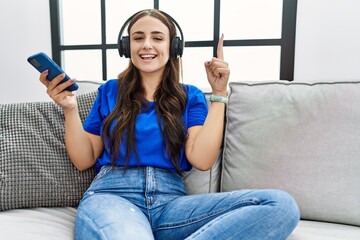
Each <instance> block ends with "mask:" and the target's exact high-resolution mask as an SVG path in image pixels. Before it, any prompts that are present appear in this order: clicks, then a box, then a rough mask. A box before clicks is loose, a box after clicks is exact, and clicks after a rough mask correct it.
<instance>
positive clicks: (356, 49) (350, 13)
mask: <svg viewBox="0 0 360 240" xmlns="http://www.w3.org/2000/svg"><path fill="white" fill-rule="evenodd" d="M359 13H360V1H359V0H298V13H297V29H296V43H295V45H296V48H295V74H294V79H295V80H306V79H316V80H329V79H336V80H337V79H360V14H359Z"/></svg>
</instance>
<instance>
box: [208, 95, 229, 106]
mask: <svg viewBox="0 0 360 240" xmlns="http://www.w3.org/2000/svg"><path fill="white" fill-rule="evenodd" d="M210 102H222V103H225V104H226V103H228V102H229V98H228V97H223V96H216V95H211V96H210Z"/></svg>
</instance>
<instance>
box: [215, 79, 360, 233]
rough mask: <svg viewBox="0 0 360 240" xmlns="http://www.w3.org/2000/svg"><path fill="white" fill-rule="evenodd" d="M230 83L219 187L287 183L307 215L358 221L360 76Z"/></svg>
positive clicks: (279, 186) (304, 216)
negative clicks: (337, 79)
mask: <svg viewBox="0 0 360 240" xmlns="http://www.w3.org/2000/svg"><path fill="white" fill-rule="evenodd" d="M230 90H231V93H230V98H229V104H228V108H227V124H226V131H225V139H224V142H225V143H224V154H223V168H222V169H223V172H222V180H221V181H222V182H221V190H222V191H232V190H235V189H243V188H260V189H262V188H277V189H282V190H285V191H287V192H289V193H290V194H291V195H292V196H293V197H294V198H295V200H296V201H297V203H298V205H299V208H300V212H301V217H302V219H306V220H317V221H325V222H335V223H342V224H350V225H358V226H360V201H359V199H360V187H359V184H360V174H359V173H360V108H359V104H358V103H359V102H360V82H358V81H352V82H346V81H343V82H285V81H274V82H249V83H245V82H237V83H235V82H233V83H230ZM359 239H360V237H359Z"/></svg>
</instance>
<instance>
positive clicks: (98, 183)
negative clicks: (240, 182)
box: [75, 166, 299, 240]
mask: <svg viewBox="0 0 360 240" xmlns="http://www.w3.org/2000/svg"><path fill="white" fill-rule="evenodd" d="M298 221H299V210H298V207H297V205H296V203H295V201H294V199H293V198H292V197H291V196H290V195H289V194H287V193H285V192H283V191H280V190H239V191H233V192H224V193H210V194H200V195H186V192H185V188H184V181H183V178H182V177H181V176H179V175H178V174H176V173H173V172H170V171H168V170H165V169H160V168H154V167H140V168H129V169H127V170H126V171H125V172H124V169H123V168H112V167H110V166H104V167H102V168H101V170H100V172H99V173H98V174H97V175H96V177H95V179H94V181H93V182H92V183H91V185H90V187H89V189H88V190H87V191H86V192H85V193H84V197H83V199H82V200H81V202H80V205H79V207H78V212H77V216H76V221H75V237H76V239H86V240H92V239H116V240H120V239H127V240H136V239H141V240H147V239H164V240H177V239H187V240H188V239H194V240H212V239H214V240H215V239H216V240H221V239H236V240H238V239H261V240H265V239H286V237H287V236H288V235H289V234H290V233H291V232H292V230H293V229H294V228H295V226H296V225H297V223H298Z"/></svg>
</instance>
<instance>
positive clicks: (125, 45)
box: [119, 36, 130, 58]
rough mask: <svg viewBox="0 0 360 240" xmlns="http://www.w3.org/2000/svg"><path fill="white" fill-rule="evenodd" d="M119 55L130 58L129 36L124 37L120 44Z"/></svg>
mask: <svg viewBox="0 0 360 240" xmlns="http://www.w3.org/2000/svg"><path fill="white" fill-rule="evenodd" d="M119 54H120V56H121V57H122V56H124V57H126V58H130V39H129V37H128V36H126V37H122V38H121V40H120V43H119Z"/></svg>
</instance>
